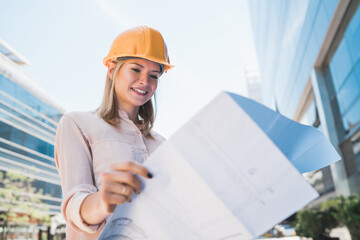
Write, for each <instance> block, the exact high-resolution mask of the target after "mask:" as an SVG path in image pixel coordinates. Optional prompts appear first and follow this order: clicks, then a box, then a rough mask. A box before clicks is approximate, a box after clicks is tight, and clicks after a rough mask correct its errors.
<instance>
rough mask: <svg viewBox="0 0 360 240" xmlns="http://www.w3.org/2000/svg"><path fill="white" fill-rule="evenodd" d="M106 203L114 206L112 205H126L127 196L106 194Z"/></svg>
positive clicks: (104, 197)
mask: <svg viewBox="0 0 360 240" xmlns="http://www.w3.org/2000/svg"><path fill="white" fill-rule="evenodd" d="M103 199H104V202H105V203H106V204H107V205H112V204H120V205H121V204H124V203H125V202H126V201H127V199H126V197H125V196H122V195H119V194H114V193H106V194H105V195H104V196H103Z"/></svg>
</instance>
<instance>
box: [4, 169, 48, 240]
mask: <svg viewBox="0 0 360 240" xmlns="http://www.w3.org/2000/svg"><path fill="white" fill-rule="evenodd" d="M0 180H1V182H0V219H1V220H2V229H3V231H2V236H1V239H7V235H8V232H9V227H10V226H16V225H28V224H29V223H33V224H34V223H42V224H46V225H48V224H50V216H49V215H48V214H47V213H46V212H47V211H48V208H47V207H46V205H45V204H43V203H42V200H41V198H40V196H41V195H43V194H42V190H41V189H36V188H35V187H34V186H33V185H32V183H33V181H34V179H32V178H30V177H27V176H24V175H22V174H20V173H17V172H12V171H8V172H4V171H0Z"/></svg>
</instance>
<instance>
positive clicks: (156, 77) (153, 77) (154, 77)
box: [150, 75, 159, 80]
mask: <svg viewBox="0 0 360 240" xmlns="http://www.w3.org/2000/svg"><path fill="white" fill-rule="evenodd" d="M150 77H151V78H152V79H155V80H158V79H159V77H158V76H156V75H150Z"/></svg>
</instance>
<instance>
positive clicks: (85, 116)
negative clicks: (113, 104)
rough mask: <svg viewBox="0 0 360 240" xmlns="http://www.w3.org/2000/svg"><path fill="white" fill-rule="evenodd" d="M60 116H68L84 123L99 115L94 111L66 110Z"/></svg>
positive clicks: (96, 118)
mask: <svg viewBox="0 0 360 240" xmlns="http://www.w3.org/2000/svg"><path fill="white" fill-rule="evenodd" d="M62 118H68V119H71V120H73V121H74V122H76V123H79V124H81V123H85V122H88V121H92V120H99V119H100V117H99V115H98V114H97V113H96V112H95V111H86V112H85V111H84V112H80V111H74V112H68V113H65V114H64V115H63V116H62Z"/></svg>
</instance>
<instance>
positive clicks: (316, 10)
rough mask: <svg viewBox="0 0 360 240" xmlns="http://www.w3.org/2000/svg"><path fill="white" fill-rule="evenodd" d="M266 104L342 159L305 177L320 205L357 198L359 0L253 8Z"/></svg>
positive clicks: (254, 4) (255, 4)
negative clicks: (319, 136) (309, 129)
mask: <svg viewBox="0 0 360 240" xmlns="http://www.w3.org/2000/svg"><path fill="white" fill-rule="evenodd" d="M248 3H249V8H250V12H251V14H250V15H251V22H252V25H253V33H254V38H255V45H256V50H257V56H258V61H259V67H260V74H261V76H262V82H263V89H262V91H263V100H264V103H265V104H266V105H267V106H269V107H272V108H273V109H275V108H276V109H277V110H278V111H279V112H280V113H282V114H283V115H285V116H287V117H289V118H291V119H294V120H296V121H299V122H301V123H304V124H308V125H312V126H314V127H317V128H318V129H319V130H320V131H322V132H323V133H324V134H325V135H327V136H328V138H329V139H330V141H331V142H332V144H333V145H334V146H335V148H336V149H337V150H338V152H339V153H340V155H341V156H342V160H341V161H339V162H337V163H335V164H332V165H331V166H329V167H326V168H323V169H320V170H318V171H315V172H312V173H308V174H307V175H306V177H307V178H308V180H309V181H310V182H311V183H312V184H313V185H314V187H315V188H316V189H317V190H318V191H319V193H320V194H321V197H320V198H319V200H318V203H319V202H321V201H323V200H325V199H327V198H330V197H333V196H336V195H340V194H343V195H348V194H351V193H357V194H359V193H360V124H359V123H360V60H359V59H360V9H359V0H293V1H287V0H275V1H262V0H249V1H248Z"/></svg>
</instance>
